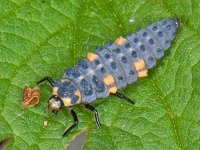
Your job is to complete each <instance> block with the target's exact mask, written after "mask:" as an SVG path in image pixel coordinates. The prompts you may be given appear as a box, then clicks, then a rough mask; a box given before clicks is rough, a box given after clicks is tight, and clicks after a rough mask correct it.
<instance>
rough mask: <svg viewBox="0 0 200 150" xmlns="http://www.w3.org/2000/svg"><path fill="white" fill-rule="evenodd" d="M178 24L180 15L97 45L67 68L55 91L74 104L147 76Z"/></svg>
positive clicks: (102, 94) (167, 46)
mask: <svg viewBox="0 0 200 150" xmlns="http://www.w3.org/2000/svg"><path fill="white" fill-rule="evenodd" d="M178 27H179V21H178V19H168V20H161V21H159V22H157V23H154V24H149V25H148V27H147V28H146V29H140V30H138V31H137V32H136V33H135V34H129V35H127V36H126V38H121V37H120V38H118V39H117V40H116V41H115V43H107V44H105V46H104V48H97V49H96V53H89V54H88V59H87V60H81V61H79V62H78V64H77V65H76V66H75V67H73V68H69V69H67V70H66V71H65V73H64V75H63V77H62V79H61V80H58V81H56V82H55V84H54V88H53V94H54V95H57V96H59V97H60V98H61V99H62V100H63V103H64V105H65V106H72V105H75V104H80V103H90V102H92V101H95V100H96V99H97V98H105V97H107V96H109V94H110V93H116V92H117V89H121V88H125V87H126V85H127V84H132V83H135V82H136V81H137V79H138V78H139V77H146V76H147V71H148V69H150V68H153V67H155V66H156V60H158V59H160V58H162V57H163V56H164V51H165V50H167V49H169V48H170V46H171V41H172V40H173V39H174V38H175V33H176V30H177V28H178Z"/></svg>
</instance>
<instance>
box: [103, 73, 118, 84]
mask: <svg viewBox="0 0 200 150" xmlns="http://www.w3.org/2000/svg"><path fill="white" fill-rule="evenodd" d="M103 82H104V83H105V84H106V85H113V84H114V83H115V79H114V77H113V76H112V75H111V74H108V75H106V76H105V77H104V78H103Z"/></svg>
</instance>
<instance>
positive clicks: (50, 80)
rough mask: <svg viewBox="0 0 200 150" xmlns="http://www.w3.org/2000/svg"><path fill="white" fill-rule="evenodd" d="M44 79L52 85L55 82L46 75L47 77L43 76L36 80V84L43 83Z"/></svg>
mask: <svg viewBox="0 0 200 150" xmlns="http://www.w3.org/2000/svg"><path fill="white" fill-rule="evenodd" d="M46 80H47V81H48V82H49V83H50V84H51V86H53V85H54V83H55V82H54V81H53V79H51V77H48V76H47V77H44V78H43V79H41V80H40V81H38V82H37V84H40V83H43V82H45V81H46Z"/></svg>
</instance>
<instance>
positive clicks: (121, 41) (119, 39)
mask: <svg viewBox="0 0 200 150" xmlns="http://www.w3.org/2000/svg"><path fill="white" fill-rule="evenodd" d="M125 40H126V39H124V38H123V37H121V36H120V37H118V38H117V39H116V40H115V43H116V44H118V45H122V44H123V43H124V41H125Z"/></svg>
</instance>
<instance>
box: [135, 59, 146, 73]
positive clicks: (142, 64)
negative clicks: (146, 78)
mask: <svg viewBox="0 0 200 150" xmlns="http://www.w3.org/2000/svg"><path fill="white" fill-rule="evenodd" d="M134 66H135V69H136V70H137V71H142V70H144V69H145V62H144V60H143V59H140V60H138V61H136V62H135V63H134Z"/></svg>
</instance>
